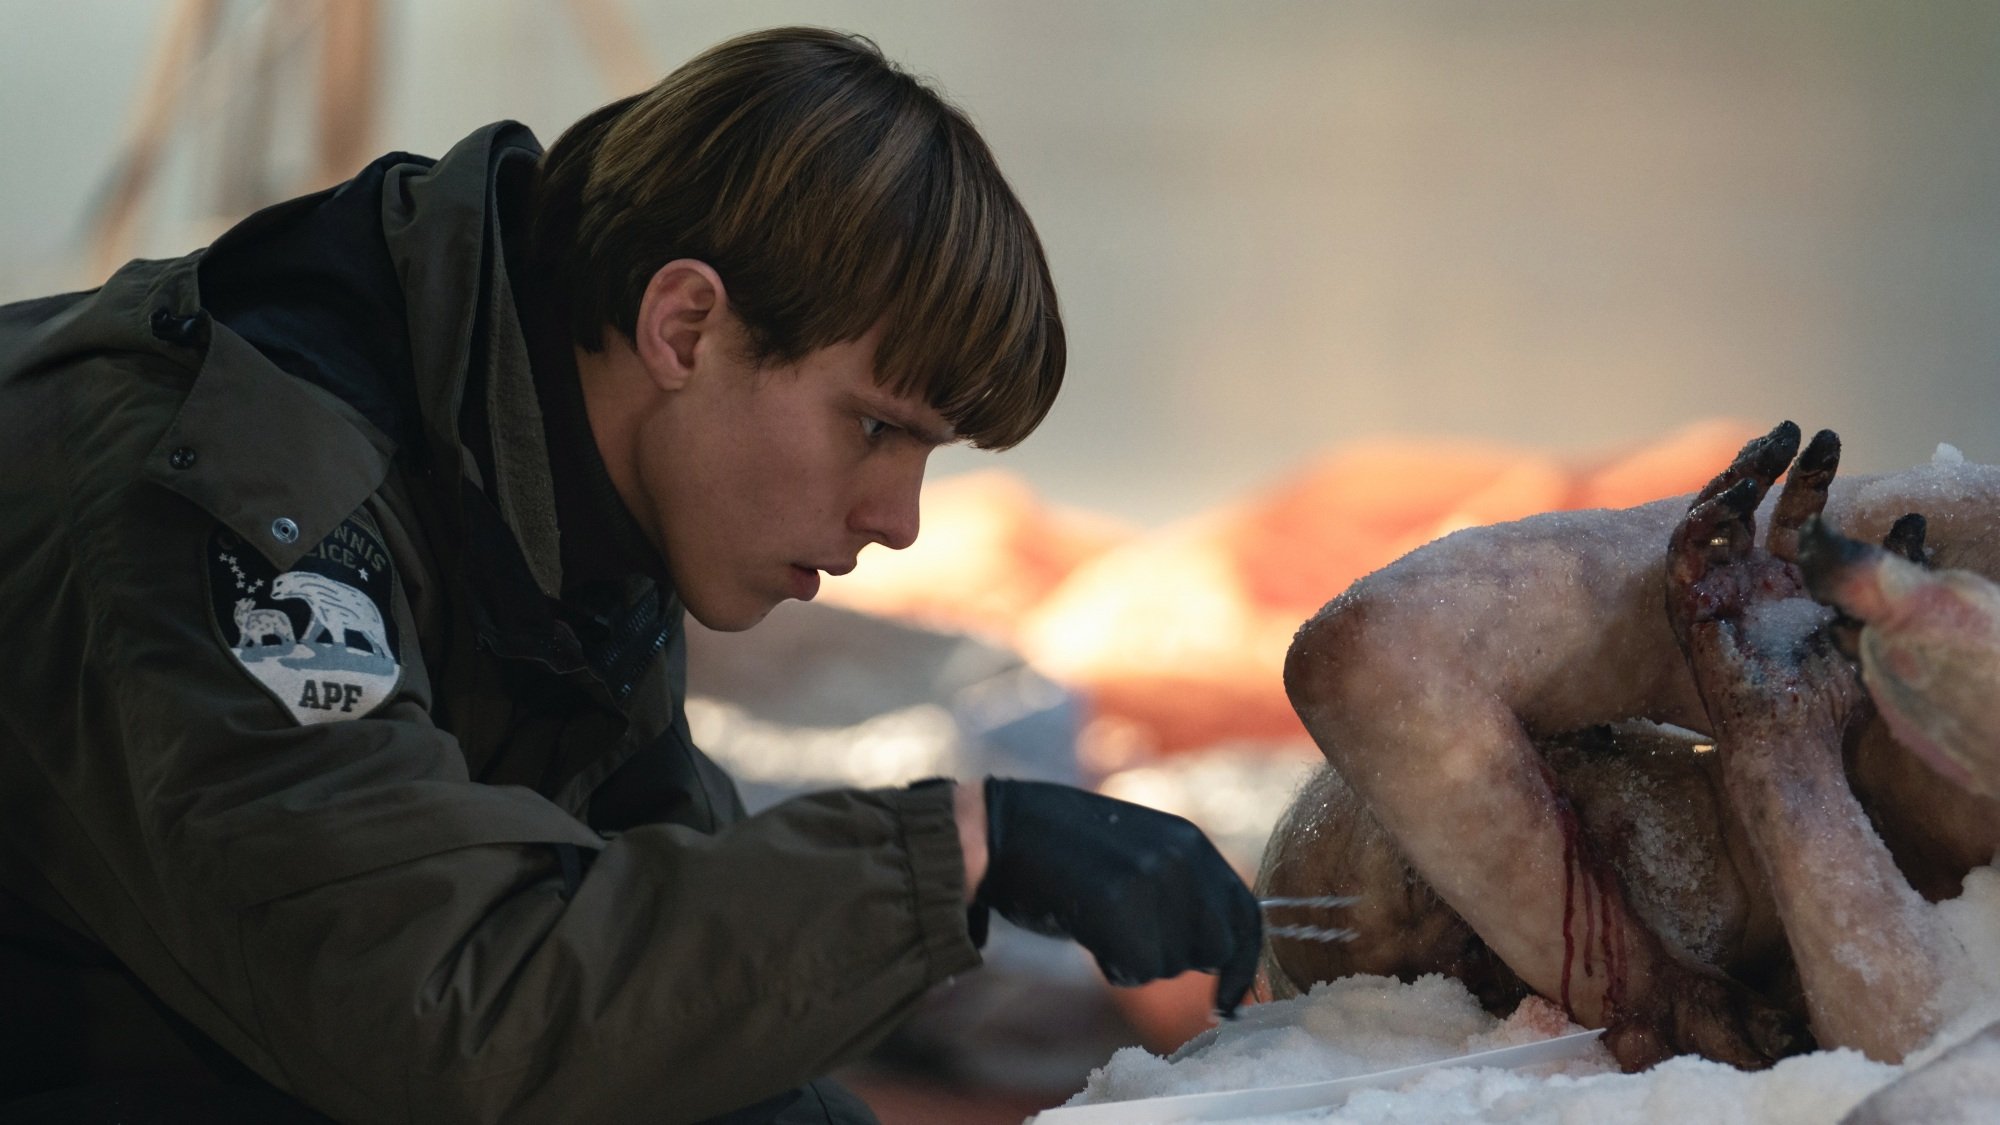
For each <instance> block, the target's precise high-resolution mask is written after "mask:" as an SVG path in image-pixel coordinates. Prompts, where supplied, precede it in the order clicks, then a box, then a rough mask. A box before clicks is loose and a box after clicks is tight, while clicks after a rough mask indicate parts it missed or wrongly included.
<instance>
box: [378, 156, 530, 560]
mask: <svg viewBox="0 0 2000 1125" xmlns="http://www.w3.org/2000/svg"><path fill="white" fill-rule="evenodd" d="M540 155H541V146H540V144H539V143H537V142H536V140H535V137H534V135H533V134H532V133H530V132H529V131H528V129H527V127H526V126H523V125H520V124H518V123H516V122H511V121H503V122H500V123H498V124H494V125H489V126H487V127H485V128H483V129H480V130H478V131H477V132H475V133H473V134H472V135H471V136H468V137H466V138H465V139H464V140H462V141H460V142H459V143H458V144H457V145H455V146H453V147H452V149H451V151H449V152H447V153H446V154H445V155H444V157H443V158H442V159H440V160H439V161H438V162H437V163H436V164H434V165H431V166H429V167H422V166H419V165H414V164H411V165H404V166H400V167H398V168H394V169H391V170H390V172H389V175H388V177H387V179H386V180H385V182H384V184H383V189H382V230H383V234H384V236H385V238H386V239H387V241H388V245H389V254H390V256H391V257H392V258H393V259H394V260H395V262H396V266H397V272H398V274H399V275H400V277H401V281H402V286H403V297H404V302H405V304H406V306H407V308H408V310H409V318H408V319H409V324H410V348H411V356H412V359H413V361H414V363H415V365H416V370H417V373H418V381H419V387H420V389H419V405H420V408H421V410H422V413H423V416H424V427H425V431H426V435H425V436H426V438H427V439H428V440H427V443H426V444H427V446H428V448H429V450H430V451H431V453H430V455H431V457H432V469H433V471H434V472H436V473H437V474H439V475H440V478H441V480H442V482H443V483H445V484H446V486H447V487H448V488H450V489H451V491H457V490H456V488H452V486H453V485H454V484H455V482H459V481H469V482H471V483H472V484H474V485H475V486H477V487H479V488H480V490H481V491H483V492H485V493H486V494H487V495H488V496H490V497H491V498H492V500H493V503H494V505H495V506H496V507H497V508H498V509H499V510H500V514H501V517H502V518H503V519H504V520H505V521H506V523H507V526H508V527H509V528H510V529H511V530H512V531H513V532H514V535H515V538H517V539H518V540H519V542H520V545H521V554H522V558H523V559H524V561H525V562H526V563H527V566H528V571H529V573H530V574H532V575H533V576H534V581H535V585H536V587H537V588H539V589H540V590H541V592H542V593H543V594H544V595H545V596H548V597H556V596H558V595H559V594H560V592H561V589H562V554H561V550H560V545H559V539H558V537H557V530H556V515H555V496H554V493H553V491H552V490H551V488H550V485H549V466H548V449H547V445H546V439H545V438H544V435H543V429H542V417H541V408H540V406H539V404H538V403H537V402H536V398H535V387H534V377H533V375H532V373H531V370H530V367H529V361H528V348H527V342H526V340H525V339H524V338H523V334H522V330H521V316H520V312H519V310H518V309H517V308H516V307H515V305H514V295H513V291H512V288H511V287H510V286H509V284H508V282H507V273H506V265H505V262H506V255H505V247H504V246H503V245H502V242H501V239H502V235H503V232H502V224H501V222H500V203H499V198H498V195H499V192H500V190H501V184H502V181H503V178H505V177H510V176H520V175H522V174H524V173H525V172H526V170H527V169H529V168H531V167H532V166H533V163H534V161H535V160H537V159H538V158H539V157H540ZM468 393H474V394H478V395H480V396H481V403H480V404H481V406H482V407H483V411H482V412H483V414H484V416H485V417H486V420H487V426H488V431H489V433H490V434H491V435H492V449H493V479H492V480H490V481H488V480H485V479H483V478H484V475H485V474H484V472H483V471H482V469H481V466H480V465H479V463H478V461H477V459H476V458H474V457H473V456H472V454H471V452H470V450H469V449H468V448H467V446H466V443H465V442H464V441H463V440H462V435H461V433H460V424H461V419H462V417H463V413H464V405H465V398H466V395H467V394H468ZM446 494H447V495H449V494H450V492H447V493H446Z"/></svg>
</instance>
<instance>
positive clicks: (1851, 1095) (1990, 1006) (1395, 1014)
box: [1068, 867, 2000, 1125]
mask: <svg viewBox="0 0 2000 1125" xmlns="http://www.w3.org/2000/svg"><path fill="white" fill-rule="evenodd" d="M1938 910H1939V913H1940V916H1941V917H1942V918H1943V920H1944V922H1945V925H1946V926H1947V928H1948V929H1949V930H1950V931H1951V933H1952V934H1953V936H1955V937H1956V938H1957V939H1958V940H1959V941H1960V942H1961V943H1962V944H1963V945H1964V947H1965V949H1966V950H1967V952H1968V953H1969V954H1970V956H1969V957H1968V958H1966V959H1965V967H1964V969H1963V970H1962V972H1961V974H1960V976H1959V977H1958V978H1957V979H1954V980H1952V981H1950V982H1948V983H1947V985H1946V987H1945V988H1944V989H1943V990H1942V992H1943V994H1944V996H1946V997H1949V998H1952V999H1953V1000H1954V1001H1955V1002H1956V1003H1957V1004H1959V1005H1962V1008H1961V1010H1960V1011H1959V1013H1958V1014H1957V1015H1956V1016H1955V1017H1954V1018H1951V1019H1949V1020H1947V1021H1946V1023H1945V1025H1944V1027H1943V1029H1942V1030H1941V1031H1940V1032H1939V1033H1938V1035H1937V1036H1936V1037H1935V1038H1934V1039H1933V1040H1932V1041H1931V1042H1930V1043H1929V1044H1927V1045H1926V1046H1924V1047H1923V1048H1921V1049H1919V1050H1918V1051H1916V1052H1914V1053H1913V1054H1912V1055H1911V1056H1910V1059H1909V1060H1908V1062H1907V1063H1906V1064H1905V1065H1903V1066H1891V1065H1888V1064H1885V1063H1878V1062H1872V1061H1870V1060H1869V1059H1867V1058H1865V1057H1863V1056H1862V1055H1861V1054H1860V1053H1858V1052H1856V1051H1851V1050H1829V1051H1815V1052H1812V1053H1810V1054H1805V1055H1800V1056H1797V1057H1794V1058H1790V1059H1786V1060H1784V1061H1783V1062H1781V1063H1779V1064H1778V1065H1777V1066H1774V1067H1772V1068H1771V1069H1769V1070H1764V1071H1755V1072H1751V1071H1739V1070H1735V1069H1732V1068H1730V1067H1727V1066H1724V1065H1722V1064H1720V1063H1713V1062H1708V1061H1706V1060H1704V1059H1699V1058H1694V1057H1682V1058H1677V1059H1671V1060H1669V1061H1667V1062H1665V1063H1662V1064H1660V1065H1659V1066H1656V1067H1654V1068H1652V1069H1651V1070H1648V1071H1646V1072H1645V1073H1643V1074H1620V1073H1618V1072H1617V1068H1616V1067H1615V1066H1614V1065H1613V1064H1612V1062H1611V1058H1610V1055H1609V1054H1608V1053H1607V1052H1605V1051H1604V1050H1603V1049H1602V1048H1601V1047H1599V1048H1596V1049H1594V1050H1593V1051H1592V1052H1591V1053H1590V1054H1589V1055H1588V1056H1586V1057H1584V1058H1581V1059H1577V1060H1572V1061H1570V1062H1567V1063H1560V1064H1550V1065H1548V1066H1545V1067H1543V1068H1539V1069H1537V1070H1533V1071H1510V1070H1498V1069H1467V1068H1453V1069H1445V1070H1438V1071H1432V1072H1430V1073H1428V1074H1425V1075H1423V1076H1421V1077H1419V1078H1416V1079H1414V1080H1412V1081H1411V1082H1410V1083H1409V1084H1408V1085H1406V1086H1404V1087H1403V1088H1400V1089H1368V1090H1360V1091H1357V1092H1355V1093H1354V1094H1352V1095H1351V1096H1349V1097H1348V1098H1347V1099H1346V1100H1345V1101H1344V1102H1343V1103H1341V1104H1340V1105H1337V1106H1333V1107H1330V1108H1328V1109H1325V1110H1317V1111H1308V1112H1303V1113H1292V1114H1286V1115H1284V1116H1282V1117H1241V1118H1236V1119H1233V1120H1234V1125H1266V1123H1269V1125H1278V1123H1280V1122H1283V1123H1284V1125H1306V1123H1314V1125H1318V1123H1340V1125H1391V1123H1399V1125H1400V1123H1410V1125H1415V1123H1419V1122H1421V1123H1424V1125H1449V1123H1453V1122H1496V1123H1497V1122H1505V1123H1519V1125H1568V1123H1571V1122H1579V1123H1580V1122H1589V1123H1591V1125H1642V1123H1655V1122H1683V1121H1702V1122H1718V1123H1731V1122H1741V1123H1744V1125H1826V1123H1829V1122H1835V1121H1838V1120H1840V1118H1841V1117H1842V1116H1843V1115H1845V1114H1846V1113H1847V1112H1848V1111H1849V1110H1850V1109H1852V1108H1853V1107H1854V1106H1855V1105H1857V1104H1859V1103H1860V1102H1861V1101H1862V1100H1863V1099H1865V1098H1867V1097H1868V1096H1869V1095H1870V1094H1871V1093H1873V1092H1874V1091H1876V1090H1877V1089H1880V1088H1881V1087H1883V1086H1885V1085H1887V1084H1888V1083H1889V1082H1891V1081H1892V1080H1894V1079H1896V1078H1898V1077H1900V1076H1901V1075H1903V1074H1904V1073H1906V1072H1907V1071H1908V1070H1910V1069H1913V1068H1915V1067H1917V1066H1920V1065H1922V1064H1923V1063H1926V1062H1928V1061H1930V1060H1931V1059H1933V1058H1936V1057H1937V1056H1938V1055H1940V1054H1942V1053H1944V1052H1945V1051H1947V1050H1949V1049H1950V1048H1951V1047H1953V1046H1955V1045H1957V1044H1959V1043H1961V1042H1963V1041H1965V1040H1967V1039H1968V1038H1970V1037H1971V1036H1972V1035H1973V1034H1974V1033H1976V1032H1977V1031H1978V1030H1979V1029H1981V1028H1982V1027H1985V1026H1986V1025H1987V1024H1990V1023H1992V1022H1994V1021H1995V1020H1996V1019H2000V872H1996V871H1995V870H1994V869H1993V868H1990V867H1982V868H1979V869H1976V870H1974V871H1973V872H1972V873H1971V874H1970V875H1969V876H1967V878H1966V880H1965V888H1964V891H1963V893H1962V894H1961V895H1960V896H1959V897H1958V898H1957V899H1953V900H1950V901H1947V902H1944V903H1940V904H1939V905H1938ZM1571 1030H1574V1028H1572V1027H1570V1026H1569V1025H1568V1023H1567V1021H1566V1020H1565V1019H1564V1018H1563V1017H1562V1015H1561V1014H1560V1013H1559V1012H1558V1011H1557V1010H1556V1009H1555V1008H1554V1006H1552V1005H1550V1004H1549V1003H1547V1002H1546V1001H1543V1000H1539V999H1530V1000H1529V1001H1528V1002H1526V1003H1524V1004H1523V1005H1522V1006H1521V1008H1520V1009H1519V1010H1517V1011H1516V1012H1515V1013H1514V1014H1513V1015H1512V1016H1510V1017H1508V1018H1507V1019H1506V1020H1500V1019H1496V1018H1495V1017H1493V1016H1490V1015H1488V1014H1487V1013H1486V1012H1484V1011H1483V1010H1481V1008H1480V1007H1479V1005H1478V1003H1477V1002H1476V1001H1475V1000H1474V999H1473V998H1472V996H1471V994H1469V993H1468V992H1466V991H1465V989H1464V987H1463V986H1461V985H1459V984H1458V982H1457V981H1454V980H1450V979H1447V978H1444V977H1439V976H1427V977H1421V978H1419V979H1417V980H1416V981H1413V982H1411V983H1408V984H1405V983H1402V982H1399V981H1396V980H1393V979H1390V978H1386V977H1348V978H1344V979H1342V980H1337V981H1331V982H1327V983H1323V984H1319V985H1315V986H1314V987H1313V989H1312V991H1311V992H1310V993H1309V994H1308V995H1305V996H1301V997H1298V998H1296V999H1292V1000H1281V1001H1275V1002H1272V1003H1268V1004H1261V1005H1257V1006H1255V1007H1252V1008H1248V1009H1245V1011H1244V1014H1243V1015H1242V1017H1241V1018H1239V1019H1237V1020H1235V1021H1232V1022H1230V1023H1228V1024H1224V1025H1221V1026H1219V1027H1217V1028H1215V1029H1213V1030H1211V1031H1209V1032H1207V1033H1206V1034H1204V1035H1202V1036H1200V1037H1198V1038H1196V1039H1195V1040H1194V1041H1193V1042H1191V1043H1189V1044H1188V1045H1187V1046H1186V1047H1183V1048H1182V1049H1181V1050H1180V1051H1179V1052H1176V1053H1175V1054H1174V1055H1173V1056H1172V1057H1170V1058H1160V1057H1158V1056H1155V1055H1151V1054H1148V1053H1147V1052H1146V1051H1144V1050H1142V1049H1140V1048H1137V1047H1129V1048H1126V1049H1124V1050H1122V1051H1119V1052H1118V1053H1117V1054H1115V1055H1113V1056H1111V1059H1110V1060H1109V1061H1108V1062H1107V1063H1106V1064H1105V1065H1104V1066H1103V1067H1100V1068H1099V1069H1098V1070H1097V1071H1095V1072H1094V1073H1093V1074H1092V1075H1091V1077H1090V1081H1089V1082H1088V1084H1087V1085H1086V1086H1085V1087H1084V1089H1083V1090H1082V1091H1081V1092H1080V1093H1078V1094H1077V1095H1076V1096H1075V1097H1074V1098H1072V1099H1071V1100H1070V1102H1069V1103H1068V1104H1070V1105H1097V1104H1102V1103H1105V1102H1115V1101H1126V1100H1130V1099H1134V1098H1147V1097H1165V1096H1169V1095H1174V1094H1189V1093H1203V1092H1209V1091H1218V1090H1240V1089H1248V1088H1255V1087H1269V1086H1285V1085H1293V1084H1298V1083H1307V1082H1321V1081H1326V1080H1329V1079H1334V1078H1342V1077H1347V1076H1350V1075H1355V1074H1363V1073H1368V1072H1371V1071H1379V1070H1386V1069H1390V1068H1393V1067H1398V1066H1407V1065H1414V1064H1417V1063H1422V1062H1429V1061H1432V1060H1435V1059H1440V1058H1446V1057H1450V1056H1456V1055H1463V1054H1468V1053H1470V1052H1473V1051H1479V1050H1485V1049H1488V1048H1491V1047H1498V1046H1506V1045H1510V1044H1513V1043H1524V1042H1533V1041H1536V1040H1539V1039H1546V1038H1551V1037H1553V1036H1556V1035H1560V1034H1563V1033H1565V1032H1567V1031H1571Z"/></svg>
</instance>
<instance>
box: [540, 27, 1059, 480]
mask: <svg viewBox="0 0 2000 1125" xmlns="http://www.w3.org/2000/svg"><path fill="white" fill-rule="evenodd" d="M533 240H534V247H533V250H532V252H531V253H532V256H533V258H534V261H535V264H536V267H537V269H538V270H540V271H541V272H542V273H543V279H544V280H545V281H546V282H547V288H548V290H549V291H551V292H552V293H553V294H554V296H555V299H556V300H557V301H558V302H560V303H561V305H562V308H561V313H562V315H563V318H564V320H565V322H566V323H567V325H568V329H569V333H570V336H571V338H572V340H574V342H575V343H576V344H577V345H578V346H580V347H582V348H585V349H587V350H590V351H599V350H602V348H603V346H604V333H605V331H606V330H607V329H609V330H615V331H617V332H619V333H622V334H623V335H624V336H625V337H626V338H627V339H630V338H631V337H632V336H633V334H634V333H635V332H636V330H637V322H638V312H639V300H640V298H641V297H642V296H643V295H644V294H645V291H646V286H647V283H648V282H649V281H650V280H651V278H652V276H653V274H654V272H656V271H657V270H658V269H659V267H660V266H662V265H664V264H665V263H667V262H669V261H672V260H674V259H676V258H694V259H697V260H700V261H704V262H707V263H708V264H709V265H710V266H711V267H713V268H714V269H715V271H716V273H717V274H719V275H721V277H722V279H723V283H724V284H725V285H727V286H728V287H729V299H730V305H731V307H732V309H733V310H734V311H735V313H736V314H737V316H738V317H739V318H740V319H741V320H742V322H743V325H744V327H745V328H746V330H747V332H748V336H749V341H750V347H751V349H752V350H753V354H752V356H751V357H750V358H751V359H753V360H754V361H757V362H759V363H765V362H776V363H789V362H793V361H796V360H797V359H799V358H801V357H803V356H804V355H806V354H807V353H808V352H811V351H813V350H815V349H818V348H821V347H825V346H826V345H828V344H835V343H840V342H843V341H847V340H853V339H856V338H858V337H860V336H862V335H863V334H865V333H866V332H868V330H869V329H871V328H873V327H874V326H875V325H876V324H878V323H880V324H882V325H883V335H882V339H881V342H880V344H879V346H878V349H877V352H876V357H875V359H876V371H877V380H878V382H879V383H880V384H881V385H882V386H883V387H885V388H887V389H889V390H892V391H894V392H895V393H898V394H904V395H911V396H919V397H922V398H923V399H924V400H925V401H926V402H928V403H929V404H930V405H931V407H932V408H934V409H936V410H937V411H938V412H939V413H940V414H942V415H943V416H944V418H945V419H946V420H947V421H948V422H950V423H951V425H952V428H953V429H954V430H955V431H956V432H957V434H958V435H959V436H960V437H963V438H966V439H969V440H970V441H971V442H972V443H973V444H975V445H978V446H981V447H985V448H991V449H1004V448H1006V447H1008V446H1011V445H1014V444H1016V443H1017V442H1019V441H1020V440H1021V439H1023V438H1025V437H1027V436H1028V434H1029V433H1030V432H1032V431H1033V430H1034V428H1035V427H1036V426H1037V425H1039V424H1040V423H1041V420H1042V418H1043V417H1044V416H1046V415H1047V414H1048V411H1049V407H1050V405H1051V404H1052V403H1053V402H1054V401H1055V397H1056V392H1057V390H1058V389H1059V388H1060V387H1061V386H1062V377H1063V366H1064V362H1065V342H1064V336H1063V327H1062V318H1061V315H1060V313H1059V312H1058V311H1057V307H1056V294H1055V286H1054V284H1053V283H1052V282H1051V280H1050V278H1049V270H1048V264H1047V261H1046V260H1045V258H1044V257H1043V254H1042V245H1041V241H1040V239H1039V238H1037V237H1036V234H1035V228H1034V224H1033V223H1031V222H1030V221H1029V219H1028V215H1027V212H1026V211H1025V210H1023V209H1022V207H1021V204H1020V201H1019V200H1018V199H1016V198H1015V197H1014V193H1013V190H1012V189H1011V188H1009V187H1008V185H1007V181H1006V179H1005V178H1004V177H1003V176H1002V175H1001V174H1000V170H999V167H998V166H997V165H996V164H995V163H994V160H993V154H992V152H991V151H989V150H988V149H987V147H986V143H985V141H983V140H982V139H981V138H980V136H979V134H978V132H977V131H976V130H975V129H974V128H973V127H972V123H971V122H970V121H968V120H967V119H966V118H965V115H964V114H962V113H961V112H959V111H958V110H957V109H955V108H953V107H952V106H950V105H949V104H947V103H946V102H945V101H944V100H943V99H942V98H941V97H940V96H939V95H938V94H937V93H936V92H935V91H933V90H931V89H930V88H929V87H927V86H926V85H925V84H924V83H922V82H920V81H918V80H917V79H915V78H913V77H911V76H910V75H909V74H906V73H904V72H903V71H902V70H900V69H898V68H897V67H896V66H895V65H894V64H892V63H890V62H889V61H888V60H886V59H885V58H884V57H883V56H882V53H881V51H880V50H879V49H878V48H877V47H876V46H875V44H874V43H872V42H870V41H869V40H867V39H864V38H861V37H859V36H854V35H847V34H843V33H840V32H834V31H826V30H821V29H817V28H777V29H773V30H769V31H759V32H753V33H751V34H749V35H744V36H741V37H739V38H736V39H732V40H730V41H728V42H726V43H723V44H721V45H720V46H717V47H713V48H711V49H709V50H708V51H706V52H703V53H702V54H701V55H698V56H696V57H695V58H694V59H693V60H691V61H690V62H688V63H687V64H686V65H684V66H682V67H681V68H680V69H678V70H676V71H674V72H673V73H672V74H669V75H668V76H667V77H666V78H665V79H663V80H662V81H661V82H660V83H659V84H658V85H656V86H654V87H653V88H652V89H650V90H648V91H646V92H644V93H642V94H637V95H634V96H632V97H629V98H625V99H623V100H621V101H617V102H613V103H611V104H610V105H607V106H604V107H603V108H601V109H599V110H597V111H596V112H594V113H592V114H590V115H589V116H587V117H585V118H583V119H582V120H581V121H578V122H577V123H576V124H575V125H572V126H571V127H570V128H569V129H568V131H566V132H565V133H563V135H562V136H561V137H560V138H559V139H558V140H557V141H556V143H555V144H554V145H553V146H551V147H550V148H549V150H548V152H547V154H546V155H544V156H543V158H542V161H541V166H540V168H539V171H538V175H537V177H536V188H535V225H534V234H533Z"/></svg>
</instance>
